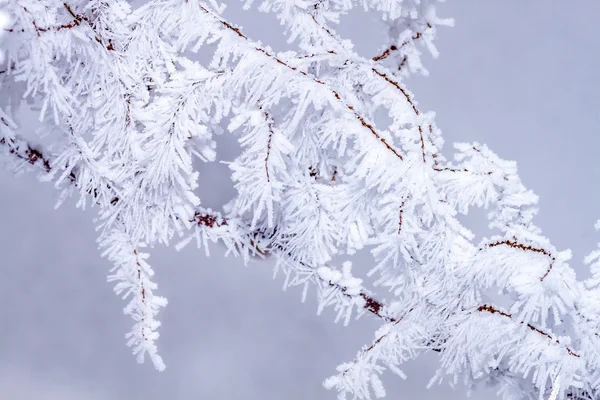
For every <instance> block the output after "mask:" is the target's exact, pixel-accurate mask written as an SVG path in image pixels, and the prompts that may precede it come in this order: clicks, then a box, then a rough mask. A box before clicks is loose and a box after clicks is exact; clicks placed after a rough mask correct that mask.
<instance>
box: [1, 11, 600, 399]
mask: <svg viewBox="0 0 600 400" xmlns="http://www.w3.org/2000/svg"><path fill="white" fill-rule="evenodd" d="M437 3H439V1H436V0H368V1H367V0H350V1H345V0H344V1H342V0H331V1H316V2H315V3H306V4H305V3H302V2H297V1H290V0H262V1H261V2H260V4H259V5H258V7H259V10H260V11H263V12H270V13H273V14H274V15H275V16H276V17H277V18H278V20H279V21H280V22H281V24H282V25H283V26H284V27H285V34H286V35H287V38H288V42H289V43H290V46H292V48H293V50H290V51H286V52H276V51H274V50H272V49H271V48H270V47H269V46H268V45H267V44H262V43H260V42H258V41H256V40H253V39H252V38H250V37H249V36H247V35H246V34H245V33H244V32H242V29H241V28H239V27H237V26H235V25H234V24H232V23H231V22H229V21H228V20H227V19H225V18H224V17H223V16H222V12H223V9H224V7H223V5H220V4H217V3H216V2H214V1H200V0H151V1H148V2H145V3H144V4H142V5H141V6H139V7H137V8H136V7H132V6H131V5H130V4H129V3H128V2H126V1H123V0H102V1H99V0H70V1H69V2H67V3H62V2H54V1H51V0H11V1H10V2H8V3H6V4H7V5H6V6H3V10H5V11H6V12H7V13H8V14H10V18H9V20H10V23H9V25H8V26H7V27H6V34H5V35H4V37H3V38H2V39H1V40H2V42H0V46H2V48H3V49H6V52H7V59H6V63H5V66H3V67H2V68H0V71H2V72H1V73H0V88H1V89H2V90H3V91H4V90H6V91H7V93H11V96H6V97H3V98H2V99H0V109H2V110H3V111H2V113H3V114H2V115H0V116H1V117H2V119H1V120H0V122H1V123H0V134H1V135H2V136H0V148H1V149H2V152H3V153H6V155H8V156H10V157H11V159H13V160H15V161H16V164H15V163H13V165H11V167H14V166H35V167H37V168H38V169H39V170H41V171H42V172H43V175H44V179H46V180H54V182H55V184H56V185H57V186H62V187H63V194H64V195H69V194H75V195H78V196H79V202H78V205H80V206H85V205H86V204H91V205H92V206H93V207H97V209H98V213H99V214H98V215H99V228H100V243H101V247H102V248H103V249H104V250H105V254H106V255H107V256H108V257H109V258H110V260H111V261H112V262H113V263H114V265H115V269H114V270H113V272H114V273H113V275H111V278H110V279H111V280H114V281H116V282H117V286H116V288H115V289H116V290H117V292H119V293H122V294H124V295H125V296H129V303H128V305H127V306H126V308H125V312H126V313H127V314H129V315H131V317H132V318H133V319H134V321H135V325H134V327H133V329H132V331H131V332H130V333H129V334H128V339H129V344H130V345H131V346H133V348H134V352H135V353H136V354H137V355H138V360H140V361H141V360H143V358H144V355H145V354H148V355H149V356H150V358H151V359H152V361H153V362H154V364H155V366H156V367H157V368H159V369H162V368H164V364H163V363H162V359H161V358H160V356H159V355H158V353H157V351H156V345H155V340H156V338H158V333H157V332H156V329H157V328H158V326H159V323H158V321H157V320H156V314H157V312H158V310H159V309H160V308H161V307H162V306H164V305H165V304H166V302H165V301H164V299H162V298H160V297H158V296H154V294H153V293H154V292H153V291H154V289H155V288H156V286H155V284H154V283H152V282H151V281H150V278H151V276H152V269H151V268H150V267H149V266H148V265H147V264H146V263H145V258H146V255H145V254H144V253H141V248H142V247H143V246H144V245H148V246H152V245H154V244H156V243H166V244H168V243H171V242H172V240H173V239H174V238H181V237H186V236H187V237H188V239H187V240H184V242H183V243H186V242H188V241H189V240H191V239H194V238H195V239H196V241H197V242H198V244H199V245H201V247H204V249H205V251H206V252H207V254H208V243H209V242H221V243H223V244H224V245H225V246H226V248H227V249H228V251H229V252H231V253H234V254H236V255H240V256H241V257H242V258H243V259H244V261H245V262H249V261H250V260H251V259H256V258H267V257H271V258H274V259H275V261H276V263H275V264H276V271H280V272H282V273H283V275H284V276H285V282H284V287H289V286H298V285H299V286H303V287H304V292H303V296H306V293H307V291H308V290H309V289H310V288H312V289H314V290H316V292H317V294H318V297H319V309H318V311H319V312H320V311H321V310H322V309H323V308H324V307H332V308H333V309H334V310H335V311H336V313H337V316H336V318H337V319H344V321H345V322H346V323H347V322H348V321H349V319H350V318H351V316H352V315H357V316H360V315H363V314H371V315H373V316H376V317H377V318H379V319H380V320H381V321H382V324H383V325H382V327H381V329H380V330H379V331H378V332H377V333H376V335H375V339H374V341H373V342H372V344H370V345H367V346H364V347H363V349H362V350H361V351H360V352H359V353H358V355H357V357H356V358H355V359H354V360H353V361H352V362H349V363H345V364H343V365H342V366H340V368H339V369H338V372H339V374H338V375H336V376H335V377H332V378H330V379H329V380H327V386H328V387H330V388H335V389H337V390H338V391H339V395H340V397H341V398H343V397H344V396H346V395H352V396H355V397H357V398H369V397H370V396H371V394H372V393H374V394H375V395H377V396H382V395H384V394H385V390H384V388H383V385H382V383H381V379H380V378H379V376H380V375H381V373H382V372H383V371H384V370H387V369H389V370H391V371H393V372H396V373H397V374H399V375H400V376H403V373H402V372H401V369H400V367H401V364H402V363H404V362H405V361H407V360H409V359H412V358H414V357H416V356H418V355H419V354H421V353H422V352H424V351H428V350H434V351H437V352H439V353H440V368H439V371H438V373H437V374H436V376H435V377H434V379H433V380H432V382H438V381H441V380H442V378H444V377H446V376H448V377H449V380H450V381H452V382H458V381H459V380H462V381H464V382H465V383H466V384H467V385H469V386H473V385H477V384H481V383H487V384H492V385H496V386H497V387H498V388H499V391H500V393H501V394H502V396H503V397H504V398H505V399H507V400H509V399H510V400H514V399H522V398H534V397H535V398H540V397H542V398H544V397H551V398H552V399H553V400H557V399H567V398H593V397H594V396H595V395H596V393H597V392H598V382H600V372H598V371H600V336H599V332H600V317H598V316H599V315H600V289H599V288H600V278H599V277H600V272H599V271H600V267H599V266H600V262H598V260H600V251H596V252H593V253H592V254H591V255H590V256H589V257H588V258H587V260H586V262H588V264H590V268H591V270H592V278H590V279H589V280H587V281H585V282H581V281H578V280H577V278H576V276H575V273H574V271H573V269H572V268H571V266H570V265H569V260H570V258H571V254H570V252H569V251H559V250H558V249H556V248H555V247H554V246H553V245H552V243H551V242H550V240H549V239H547V238H545V237H544V236H543V235H542V232H541V230H540V229H539V227H537V226H536V225H535V223H534V218H535V215H536V212H537V208H536V204H537V196H536V195H535V194H534V193H532V192H531V191H530V190H528V189H527V188H525V186H524V185H523V184H522V183H521V180H520V178H519V175H518V171H517V168H516V164H515V163H514V162H509V161H506V160H502V159H501V158H500V157H498V156H497V155H496V154H495V153H493V152H492V151H491V150H490V149H488V148H487V147H486V146H485V145H482V144H479V143H459V144H456V145H455V154H454V157H453V159H451V160H450V159H447V158H446V156H445V152H444V151H443V144H444V141H443V138H442V132H441V130H440V129H439V127H438V126H437V124H436V121H435V118H434V114H433V113H431V112H426V111H424V110H422V108H421V107H420V106H419V104H418V102H417V100H416V99H415V96H414V95H413V94H412V93H411V92H410V91H409V89H408V88H407V86H406V84H405V82H404V78H405V77H406V76H408V75H410V74H414V73H420V74H426V73H427V71H426V70H425V68H424V67H423V65H422V63H421V50H422V48H426V49H427V50H428V51H429V52H430V53H431V54H432V55H433V56H436V55H437V50H436V48H435V45H434V41H435V37H436V35H437V28H438V27H440V26H444V25H450V24H451V20H448V19H443V18H440V17H438V16H437V13H436V5H437ZM250 6H252V4H251V2H247V4H246V7H250ZM355 8H363V9H365V10H369V11H374V12H378V13H380V14H381V16H382V19H383V22H382V23H383V24H384V26H385V28H386V29H387V31H388V38H387V39H386V42H385V43H382V44H381V45H380V46H379V45H378V46H379V48H380V49H381V50H380V52H379V53H378V55H376V56H375V57H373V58H365V57H363V56H362V55H360V54H357V52H356V51H355V50H354V48H353V46H352V43H351V42H350V41H349V40H347V39H345V38H343V37H342V36H341V35H339V34H338V32H337V31H336V29H335V26H336V24H337V23H338V22H339V21H340V18H342V16H343V15H345V14H347V13H349V12H351V11H353V9H355ZM7 38H8V39H7ZM201 49H202V50H203V51H204V53H203V54H204V55H206V54H208V55H209V58H210V60H209V61H207V62H201V61H200V60H203V59H204V58H203V57H204V56H203V57H200V56H198V55H196V53H197V52H198V51H200V50H201ZM22 99H27V100H28V101H30V102H31V103H32V104H36V105H39V106H40V108H41V110H40V121H41V122H42V131H45V132H49V133H51V134H52V138H53V139H55V142H56V143H54V144H56V146H53V147H52V148H53V149H56V150H55V151H56V156H55V157H52V158H49V155H48V154H45V153H44V152H42V151H41V150H40V149H38V148H36V147H34V146H31V145H29V144H28V143H27V142H25V141H23V140H22V139H21V138H20V137H19V136H17V135H15V128H16V125H15V124H14V123H12V122H11V121H12V120H11V118H10V116H11V115H12V114H13V113H16V112H18V109H19V105H20V102H21V101H22ZM381 112H384V113H387V117H388V122H389V124H385V125H380V126H378V124H376V123H375V121H377V120H378V118H376V117H377V116H378V115H380V114H378V113H381ZM216 134H227V135H232V136H234V137H235V138H236V139H237V140H238V143H239V145H240V152H239V154H238V155H237V156H236V157H235V159H234V160H232V161H231V162H230V163H229V167H230V170H231V178H232V180H233V182H234V185H235V189H236V192H237V193H236V196H235V197H234V198H233V199H232V200H231V202H230V203H228V204H227V205H226V206H225V207H224V208H223V214H221V213H218V212H213V211H211V210H208V209H205V208H203V207H202V205H201V200H202V195H203V193H202V190H203V189H205V188H199V187H198V183H197V181H198V176H199V173H202V170H203V169H202V168H199V165H200V164H198V162H212V161H215V160H216V159H218V158H219V156H218V153H219V150H220V149H218V148H217V145H216V142H215V140H214V135H216ZM63 182H65V183H69V184H70V185H69V186H70V188H71V189H70V190H67V189H64V186H63V185H62V183H63ZM65 186H66V185H65ZM211 190H214V188H211ZM474 207H482V208H487V209H488V210H489V214H488V222H489V227H490V229H491V231H490V233H489V234H488V235H487V237H485V238H484V239H482V240H481V241H480V242H479V243H475V242H474V235H473V234H472V233H471V232H470V231H469V230H468V229H467V228H466V227H465V226H464V225H463V223H462V221H461V220H460V218H459V215H460V214H468V213H469V212H470V211H471V210H472V209H473V208H474ZM190 232H191V234H190ZM365 248H366V249H368V250H370V251H371V254H372V257H373V262H372V264H373V265H374V266H373V268H371V270H370V271H368V272H367V278H370V277H372V278H373V281H374V283H373V289H367V288H366V286H367V285H366V284H365V283H364V282H365V281H366V280H367V278H364V277H362V278H359V277H358V273H359V272H360V271H361V270H362V268H360V266H358V268H357V267H356V266H355V267H354V268H353V269H352V264H351V262H350V261H346V262H342V263H341V266H340V267H338V266H337V265H336V262H335V260H336V259H339V258H340V257H342V259H349V258H350V257H351V256H352V255H353V254H354V253H356V252H357V251H359V250H362V249H365ZM384 291H387V294H386V296H387V297H389V298H390V300H388V301H383V300H379V299H380V298H382V297H381V294H379V293H378V292H384ZM489 293H500V294H501V297H502V300H501V302H498V303H497V302H495V301H494V302H491V301H490V300H489V299H488V298H487V296H488V295H489ZM492 303H493V304H502V305H503V307H500V306H499V305H491V304H492Z"/></svg>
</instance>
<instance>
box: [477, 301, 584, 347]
mask: <svg viewBox="0 0 600 400" xmlns="http://www.w3.org/2000/svg"><path fill="white" fill-rule="evenodd" d="M477 311H479V312H488V313H490V314H498V315H501V316H503V317H505V318H509V319H513V316H512V314H509V313H507V312H504V311H501V310H499V309H497V308H495V307H493V306H491V305H488V304H483V305H481V306H479V307H477ZM519 324H525V322H524V321H520V322H519ZM525 325H526V326H527V327H528V328H529V329H531V330H532V331H534V332H536V333H538V334H540V335H542V336H545V337H546V338H548V339H550V340H553V341H554V342H555V343H556V344H560V341H559V340H558V339H554V338H553V337H552V335H550V334H549V333H547V332H545V331H543V330H541V329H540V328H537V327H535V326H533V325H532V324H530V323H527V324H525ZM565 349H566V350H567V353H569V355H571V356H573V357H580V356H579V354H577V353H575V352H574V351H573V350H571V349H570V348H569V347H566V346H565Z"/></svg>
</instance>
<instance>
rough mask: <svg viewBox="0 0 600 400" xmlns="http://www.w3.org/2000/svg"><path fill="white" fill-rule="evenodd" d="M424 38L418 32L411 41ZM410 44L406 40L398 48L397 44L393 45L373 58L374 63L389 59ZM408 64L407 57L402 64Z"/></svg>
mask: <svg viewBox="0 0 600 400" xmlns="http://www.w3.org/2000/svg"><path fill="white" fill-rule="evenodd" d="M427 27H428V28H431V25H430V24H427ZM422 36H423V34H422V33H421V32H417V33H416V34H415V35H414V36H413V37H412V38H411V39H412V40H418V39H420V38H421V37H422ZM409 43H410V40H405V41H404V42H402V44H400V46H396V45H395V44H393V45H391V46H390V47H388V48H387V49H385V50H384V51H383V52H382V53H381V54H379V55H377V56H375V57H373V58H372V60H373V61H381V60H384V59H386V58H387V57H389V55H390V54H392V52H394V51H396V50H400V49H401V48H402V47H404V46H406V45H408V44H409ZM404 62H406V57H404V59H403V60H402V63H404Z"/></svg>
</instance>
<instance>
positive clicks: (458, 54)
mask: <svg viewBox="0 0 600 400" xmlns="http://www.w3.org/2000/svg"><path fill="white" fill-rule="evenodd" d="M238 7H239V5H238V3H237V2H233V1H232V2H231V5H230V8H232V10H230V11H229V12H228V15H229V16H231V18H232V19H233V20H234V21H236V22H238V23H240V24H241V25H242V26H244V28H245V31H246V32H248V33H250V35H251V36H254V37H258V38H260V39H262V40H263V41H264V42H266V43H269V44H272V45H273V46H274V47H275V48H277V47H278V46H283V41H282V40H281V39H280V38H278V37H277V36H276V32H279V28H278V27H277V26H276V25H275V24H274V23H273V21H272V20H271V19H269V18H264V17H259V16H257V15H256V13H250V14H244V13H241V12H239V11H238V12H236V11H235V10H234V9H235V8H238ZM440 14H442V16H453V17H455V19H456V27H455V28H446V29H445V28H442V29H440V31H439V41H438V48H439V51H440V53H441V55H440V57H439V59H437V60H428V61H427V66H428V69H429V70H430V72H431V76H429V77H427V78H414V79H412V80H411V81H410V82H409V86H410V89H411V90H412V91H413V92H414V93H415V95H416V97H417V99H418V100H419V104H420V108H422V109H429V110H435V111H436V112H437V115H438V117H437V121H438V125H439V126H440V127H441V129H442V131H443V132H444V136H445V138H446V143H447V146H446V151H445V153H446V155H450V154H451V152H450V144H451V142H453V141H478V142H481V143H487V144H488V145H489V146H490V147H491V148H492V149H493V150H494V151H496V152H497V153H498V154H499V155H500V156H501V157H504V158H507V159H514V160H517V161H518V163H519V168H520V173H521V177H522V179H523V181H524V183H525V184H526V185H527V186H528V187H530V188H532V189H533V190H534V191H535V192H536V193H538V194H539V195H540V197H541V200H540V207H541V211H540V214H539V217H538V219H537V221H538V223H539V225H540V226H542V228H543V229H544V232H545V234H546V235H547V236H549V237H550V238H551V239H552V241H553V243H554V244H555V245H557V246H558V247H559V248H561V249H565V248H571V249H573V252H574V259H573V265H574V266H575V267H576V268H577V271H578V274H579V276H581V277H584V276H585V275H586V272H585V268H584V267H583V265H582V263H581V259H582V258H583V256H584V255H585V254H587V252H589V251H590V250H592V249H593V248H594V247H595V246H596V242H598V241H599V239H600V234H599V233H596V232H595V231H594V229H593V225H594V222H595V221H596V219H598V218H599V217H600V207H599V204H600V190H598V189H597V183H596V177H597V176H598V172H600V162H598V161H597V160H596V153H597V151H598V149H600V137H599V135H598V134H597V131H598V128H599V127H600V100H599V96H598V82H599V81H600V80H599V74H600V65H599V63H600V57H599V56H598V53H599V51H598V50H599V44H598V37H599V33H600V26H599V25H598V24H597V16H599V15H600V2H598V1H596V0H573V1H558V0H502V1H500V0H488V1H467V0H451V1H449V2H448V4H446V5H445V6H444V8H443V9H442V10H440ZM369 26H372V25H369V24H367V23H365V20H364V18H362V17H361V15H360V14H357V15H355V16H352V17H351V18H347V19H346V20H345V21H344V24H343V26H342V27H341V29H340V30H341V31H342V32H349V33H351V36H352V37H353V38H354V39H355V41H356V45H357V47H358V49H359V51H361V52H364V53H365V54H370V53H369V51H371V52H375V51H376V50H377V49H378V44H374V43H373V40H374V38H376V37H377V31H376V30H368V31H367V29H368V27H369ZM232 155H233V152H232V151H225V152H224V153H223V159H224V160H230V159H231V157H232ZM224 171H226V169H225V167H224V166H222V165H221V166H218V165H217V166H214V167H211V168H210V169H209V170H203V171H201V173H202V174H203V179H204V182H207V183H209V184H210V186H209V187H211V188H212V189H211V193H210V194H207V195H206V196H204V195H203V194H201V196H202V197H203V198H205V199H206V200H207V203H208V205H211V206H217V205H218V204H219V202H221V201H223V200H226V199H227V198H228V197H229V196H231V194H232V192H231V187H230V185H229V184H226V185H224V186H223V184H222V183H220V182H222V175H220V174H222V173H223V172H224ZM0 188H1V189H0V194H1V195H0V210H1V211H0V254H2V257H1V258H0V265H1V266H2V273H3V278H2V279H1V280H0V321H1V324H0V398H2V399H11V400H20V399H36V400H55V399H57V400H58V399H60V400H71V399H78V400H82V399H85V400H108V399H111V400H113V399H142V398H144V399H148V400H155V399H156V400H158V399H166V398H168V399H196V398H199V399H204V398H206V399H209V398H210V399H260V400H271V399H273V400H275V399H291V400H296V399H298V400H300V399H302V400H305V399H311V400H317V399H334V398H335V393H333V392H328V391H326V390H324V389H323V388H322V387H321V382H322V380H323V379H324V378H326V377H328V376H329V375H331V374H332V373H333V372H335V367H336V366H337V365H338V364H339V363H341V362H343V361H347V360H350V359H352V358H353V357H354V355H355V354H356V351H357V350H358V349H359V348H360V346H361V345H362V344H365V343H367V342H370V341H371V340H372V337H373V332H374V329H375V328H376V327H377V326H378V325H377V324H376V323H375V321H372V320H369V319H368V318H365V319H362V320H359V321H355V322H352V323H351V324H350V326H348V327H343V326H341V325H339V324H337V325H336V324H334V323H333V322H332V320H333V318H332V315H331V314H329V313H326V314H325V315H323V316H320V317H317V316H316V314H315V311H316V306H315V302H314V301H308V302H307V303H306V304H302V303H300V291H299V290H289V291H288V292H282V291H281V284H282V282H281V279H276V280H272V279H271V267H272V265H271V264H270V263H268V262H263V263H255V264H252V265H250V266H248V267H243V266H242V265H241V262H240V261H239V260H235V259H232V258H224V257H223V255H222V252H221V251H220V249H219V248H217V247H215V248H213V249H212V250H213V251H212V253H211V257H210V258H206V257H205V256H204V253H203V251H198V250H197V249H195V248H194V247H192V246H190V247H188V248H186V249H184V250H183V251H182V252H180V253H177V252H175V251H174V250H173V249H165V248H156V249H154V250H152V252H151V254H152V257H151V259H150V261H151V263H152V265H153V266H154V268H155V270H156V281H157V282H158V283H159V290H158V291H159V292H160V294H162V295H164V296H166V297H167V298H168V299H169V305H168V306H167V307H166V309H165V310H164V311H163V312H162V313H161V314H160V319H161V320H162V322H163V327H161V328H160V333H161V339H160V340H159V346H160V349H161V354H162V355H163V358H164V360H165V362H166V363H167V370H166V371H165V372H163V373H158V372H156V371H155V370H154V369H153V368H152V366H151V364H150V363H148V364H146V365H141V366H140V365H137V364H136V363H135V359H134V357H132V356H131V355H130V354H129V350H128V349H127V348H126V347H125V344H124V343H125V339H124V333H125V332H126V331H128V330H129V328H130V325H131V321H130V319H129V317H127V316H125V315H123V313H122V311H121V310H122V307H123V306H124V303H123V301H122V300H120V299H119V298H118V297H117V296H115V295H114V294H113V292H112V286H111V284H108V283H106V274H107V273H108V270H109V269H110V265H109V264H108V262H107V261H106V260H104V259H102V258H100V256H99V252H98V250H97V246H96V243H95V239H96V232H95V231H94V224H93V222H92V218H93V216H94V213H93V211H92V212H89V211H86V212H83V211H81V210H77V209H75V208H74V205H73V203H72V202H70V203H68V204H66V205H64V206H63V207H62V208H60V209H59V210H58V211H54V210H53V205H54V203H55V200H56V197H57V192H56V191H55V190H54V189H53V188H52V186H51V185H50V184H47V183H45V184H44V183H39V182H37V181H36V180H35V177H34V176H32V175H22V176H19V177H16V178H15V177H13V176H12V175H11V174H8V173H6V172H0ZM472 226H473V228H474V229H475V230H477V231H481V226H482V225H481V223H479V225H478V224H473V225H472ZM357 261H358V263H359V264H360V262H364V263H368V259H363V260H357ZM313 295H314V293H313ZM309 298H311V296H309ZM311 299H312V298H311ZM434 370H435V357H434V356H431V357H429V358H427V359H422V360H419V361H417V362H414V363H412V364H408V365H407V366H406V367H405V371H406V372H407V375H408V377H409V378H408V380H407V381H401V380H399V379H398V378H396V377H394V376H391V375H389V374H388V375H386V376H385V378H387V379H384V383H385V384H386V385H387V389H388V392H389V398H393V399H401V398H407V399H412V398H414V396H415V395H416V394H418V396H419V399H422V400H428V399H459V398H464V397H465V390H464V388H458V390H456V391H455V392H449V391H448V389H447V386H441V387H437V386H436V387H434V388H433V389H432V390H429V391H425V389H424V386H425V384H426V383H427V381H428V379H429V378H430V377H431V376H432V374H433V371H434ZM477 396H479V397H477ZM477 396H475V398H483V394H481V393H478V394H477Z"/></svg>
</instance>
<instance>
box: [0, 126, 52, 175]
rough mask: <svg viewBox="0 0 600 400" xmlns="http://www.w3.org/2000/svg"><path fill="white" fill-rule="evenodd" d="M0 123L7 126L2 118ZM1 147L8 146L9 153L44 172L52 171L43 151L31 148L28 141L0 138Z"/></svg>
mask: <svg viewBox="0 0 600 400" xmlns="http://www.w3.org/2000/svg"><path fill="white" fill-rule="evenodd" d="M0 121H1V122H2V123H4V124H6V121H4V119H3V118H0ZM0 145H2V146H6V148H7V150H8V153H9V154H12V155H14V156H15V157H17V158H19V159H20V160H22V161H24V162H26V163H28V164H31V165H33V166H36V167H40V168H41V169H42V170H43V171H44V172H50V171H51V167H50V161H49V160H48V159H47V158H46V157H44V155H43V154H42V152H41V151H39V150H37V149H35V148H33V147H31V146H30V145H29V143H27V142H26V141H24V140H15V139H12V138H4V137H3V138H0Z"/></svg>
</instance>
